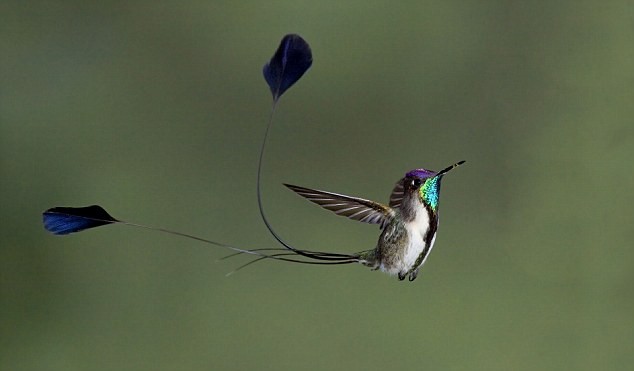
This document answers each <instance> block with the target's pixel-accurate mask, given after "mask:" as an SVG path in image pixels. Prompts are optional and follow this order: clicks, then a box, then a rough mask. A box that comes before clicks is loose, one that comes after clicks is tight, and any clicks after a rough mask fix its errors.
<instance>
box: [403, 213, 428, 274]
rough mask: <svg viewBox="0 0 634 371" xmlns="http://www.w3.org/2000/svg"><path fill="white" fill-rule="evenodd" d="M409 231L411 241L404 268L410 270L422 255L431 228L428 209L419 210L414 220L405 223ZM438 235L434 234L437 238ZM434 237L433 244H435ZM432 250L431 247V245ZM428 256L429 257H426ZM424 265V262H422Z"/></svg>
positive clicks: (406, 252)
mask: <svg viewBox="0 0 634 371" xmlns="http://www.w3.org/2000/svg"><path fill="white" fill-rule="evenodd" d="M405 228H407V232H408V233H409V237H410V241H409V246H408V247H407V250H406V251H405V257H404V259H403V265H404V267H403V268H404V270H405V271H408V270H410V269H412V268H414V264H415V263H416V259H418V257H419V256H420V254H421V253H422V252H423V249H424V248H425V240H424V239H423V238H424V236H425V234H426V233H427V230H428V229H429V216H428V215H427V211H426V210H424V209H423V210H417V212H416V217H415V218H414V220H413V221H411V222H409V223H407V224H405ZM435 237H436V236H434V239H435ZM434 239H432V242H431V244H432V246H433V244H434ZM430 250H431V247H430ZM428 256H429V254H428ZM425 258H427V257H425ZM423 262H424V261H423ZM421 265H422V264H421Z"/></svg>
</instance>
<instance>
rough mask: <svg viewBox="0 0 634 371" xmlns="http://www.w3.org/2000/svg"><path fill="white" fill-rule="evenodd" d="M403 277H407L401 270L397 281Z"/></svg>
mask: <svg viewBox="0 0 634 371" xmlns="http://www.w3.org/2000/svg"><path fill="white" fill-rule="evenodd" d="M405 277H407V273H402V272H399V273H398V280H399V281H403V280H404V279H405Z"/></svg>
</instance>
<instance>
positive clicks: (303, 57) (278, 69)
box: [262, 34, 313, 101]
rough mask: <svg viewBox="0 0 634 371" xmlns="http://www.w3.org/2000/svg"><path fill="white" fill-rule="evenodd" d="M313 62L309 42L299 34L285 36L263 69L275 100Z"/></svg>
mask: <svg viewBox="0 0 634 371" xmlns="http://www.w3.org/2000/svg"><path fill="white" fill-rule="evenodd" d="M312 64H313V54H312V52H311V51H310V46H309V45H308V43H307V42H306V41H305V40H304V39H302V38H301V37H300V36H299V35H295V34H289V35H286V36H284V38H283V39H282V42H281V43H280V46H279V48H277V51H276V52H275V55H273V57H272V58H271V60H270V61H269V63H267V64H266V65H264V69H263V71H262V72H263V74H264V79H265V80H266V83H267V84H269V88H270V89H271V93H272V94H273V100H276V101H277V99H278V98H279V97H281V96H282V94H284V92H285V91H286V90H287V89H288V88H290V87H291V86H293V84H295V83H296V82H297V80H299V79H300V78H301V77H302V75H304V73H305V72H306V71H307V70H308V69H309V68H310V66H311V65H312Z"/></svg>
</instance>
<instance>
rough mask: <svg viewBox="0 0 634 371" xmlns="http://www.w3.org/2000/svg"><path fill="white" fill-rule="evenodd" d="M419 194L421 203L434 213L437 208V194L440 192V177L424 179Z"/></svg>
mask: <svg viewBox="0 0 634 371" xmlns="http://www.w3.org/2000/svg"><path fill="white" fill-rule="evenodd" d="M419 192H420V196H421V197H422V198H423V201H425V202H426V203H427V204H428V205H429V206H431V208H432V210H434V211H436V208H438V196H439V194H438V193H439V192H440V177H433V178H428V179H426V180H425V183H423V185H422V186H421V187H420V190H419Z"/></svg>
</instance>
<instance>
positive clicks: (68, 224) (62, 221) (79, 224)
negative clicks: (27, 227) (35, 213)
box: [42, 205, 118, 235]
mask: <svg viewBox="0 0 634 371" xmlns="http://www.w3.org/2000/svg"><path fill="white" fill-rule="evenodd" d="M42 221H43V222H44V228H46V230H47V231H49V232H51V233H53V234H56V235H65V234H69V233H75V232H81V231H83V230H85V229H90V228H95V227H100V226H102V225H106V224H111V223H116V222H118V220H117V219H115V218H113V217H112V216H111V215H110V214H108V212H107V211H106V210H104V209H103V208H102V207H101V206H99V205H92V206H85V207H54V208H52V209H48V210H46V211H45V212H44V213H42Z"/></svg>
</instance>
